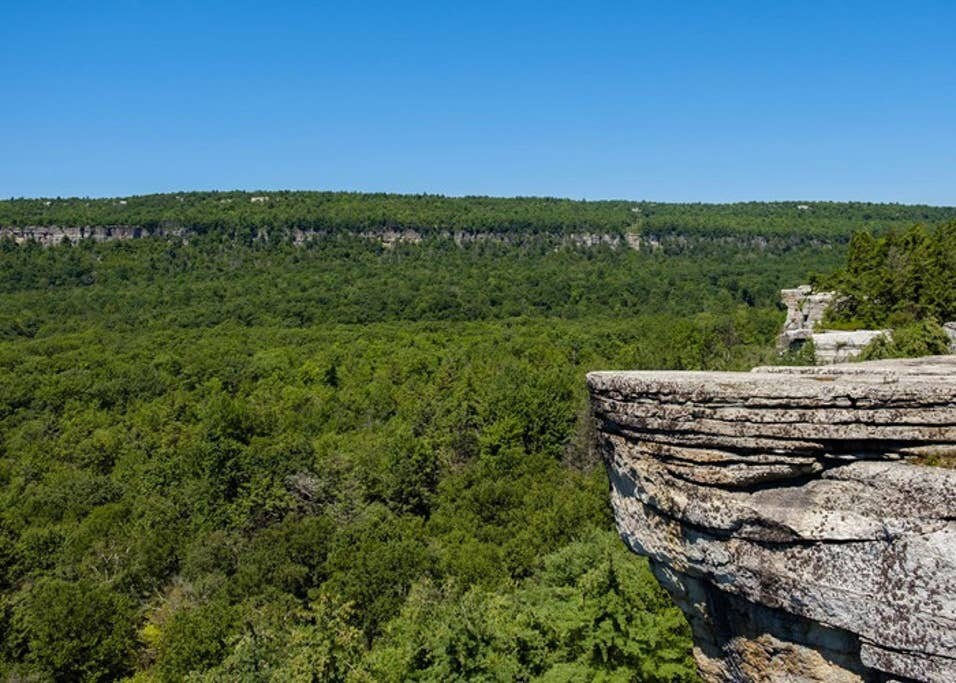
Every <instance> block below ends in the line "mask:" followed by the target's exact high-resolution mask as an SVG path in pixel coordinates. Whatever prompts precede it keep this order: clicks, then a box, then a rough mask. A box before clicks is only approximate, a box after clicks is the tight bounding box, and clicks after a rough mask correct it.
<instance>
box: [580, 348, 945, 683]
mask: <svg viewBox="0 0 956 683" xmlns="http://www.w3.org/2000/svg"><path fill="white" fill-rule="evenodd" d="M588 386H589V389H590V392H591V403H592V408H593V413H594V416H595V419H596V422H597V427H598V437H597V439H598V447H599V449H600V451H601V453H602V455H603V457H604V460H605V463H606V465H607V468H608V472H609V474H610V480H611V500H612V504H613V508H614V514H615V518H616V521H617V525H618V528H619V530H620V533H621V535H622V537H623V539H624V540H625V541H626V542H627V544H628V545H629V546H630V547H631V548H632V549H633V550H634V551H635V552H637V553H640V554H642V555H646V556H648V557H649V558H650V562H651V566H652V568H653V570H654V572H655V574H656V575H657V577H658V578H659V580H660V581H661V583H662V584H663V585H664V586H665V588H667V589H668V591H669V592H670V593H671V595H672V596H673V598H674V600H675V601H676V602H677V604H678V605H680V607H681V608H682V609H683V611H684V613H685V614H686V615H687V618H688V620H689V622H690V624H691V627H692V629H693V634H694V644H695V647H694V655H695V658H696V660H697V663H698V667H699V669H700V672H701V675H702V677H703V678H704V679H705V680H707V681H859V680H867V681H890V680H919V681H939V682H940V683H942V682H944V681H945V682H950V681H956V470H950V469H943V468H938V467H926V466H922V465H919V464H915V463H914V461H915V460H917V459H926V458H933V457H943V458H944V459H945V458H946V457H951V454H952V453H953V452H956V356H941V357H934V358H923V359H917V360H900V361H875V362H870V363H854V364H846V365H831V366H825V367H811V368H780V367H773V368H757V369H755V370H754V371H753V372H750V373H720V372H596V373H591V374H590V375H588Z"/></svg>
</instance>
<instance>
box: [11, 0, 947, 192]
mask: <svg viewBox="0 0 956 683" xmlns="http://www.w3.org/2000/svg"><path fill="white" fill-rule="evenodd" d="M954 26H956V2H954V1H953V0H946V1H942V2H936V1H931V0H927V1H921V0H912V1H911V2H902V1H900V0H897V1H895V2H883V1H882V0H872V1H869V2H840V1H839V0H829V1H826V2H824V1H823V0H820V1H818V2H811V1H809V0H804V1H802V2H788V1H786V0H781V1H770V0H763V1H761V2H735V1H733V0H724V1H715V0H711V1H701V2H639V1H632V2H611V1H606V2H605V1H601V0H593V1H591V2H586V1H585V0H580V1H579V2H575V3H566V2H559V1H554V2H520V1H517V0H516V1H514V2H495V1H487V2H486V1H480V2H478V1H476V2H448V1H446V2H416V1H408V2H396V1H393V2H349V1H347V0H339V2H334V3H331V2H329V3H327V2H321V1H319V2H282V1H281V0H273V1H272V2H246V1H244V0H234V1H231V2H188V3H187V2H178V1H171V2H144V1H134V0H125V1H116V2H108V1H103V2H99V1H96V0H89V1H88V2H74V1H70V0H62V1H61V2H45V1H43V0H37V1H35V2H22V1H21V0H17V1H14V0H0V197H12V196H51V197H53V196H120V195H129V194H143V193H150V192H174V191H185V190H209V189H221V190H226V189H248V190H255V189H265V190H268V189H323V190H361V191H387V192H409V193H420V192H421V193H437V194H446V195H465V194H480V195H499V196H514V195H548V196H562V197H571V198H575V199H579V198H586V199H604V198H621V199H633V200H642V199H643V200H652V201H704V202H719V201H743V200H785V199H807V200H865V201H880V202H906V203H929V204H942V205H956V47H954V44H953V34H952V31H953V27H954Z"/></svg>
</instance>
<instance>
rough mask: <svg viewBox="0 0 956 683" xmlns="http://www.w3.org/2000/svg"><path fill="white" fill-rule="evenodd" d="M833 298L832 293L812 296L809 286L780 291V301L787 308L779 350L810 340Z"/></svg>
mask: <svg viewBox="0 0 956 683" xmlns="http://www.w3.org/2000/svg"><path fill="white" fill-rule="evenodd" d="M833 297H834V293H833V292H817V293H816V294H814V293H813V289H812V288H811V287H810V286H809V285H801V286H800V287H797V288H796V289H782V290H780V300H781V301H782V302H783V305H784V306H786V307H787V319H786V320H785V321H784V323H783V332H781V334H780V339H779V346H780V348H781V350H785V349H788V348H790V347H791V346H792V345H793V344H794V342H800V341H806V340H807V339H809V338H810V336H811V335H812V334H813V330H814V328H815V327H816V326H817V324H818V323H820V322H821V321H822V320H823V314H824V313H826V310H827V307H828V306H829V305H830V304H831V303H833Z"/></svg>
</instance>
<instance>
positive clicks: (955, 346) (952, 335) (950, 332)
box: [943, 322, 956, 353]
mask: <svg viewBox="0 0 956 683" xmlns="http://www.w3.org/2000/svg"><path fill="white" fill-rule="evenodd" d="M943 332H945V333H946V336H947V337H949V352H950V353H956V322H950V323H943Z"/></svg>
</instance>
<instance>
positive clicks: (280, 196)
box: [0, 191, 956, 240]
mask: <svg viewBox="0 0 956 683" xmlns="http://www.w3.org/2000/svg"><path fill="white" fill-rule="evenodd" d="M954 217H956V207H933V206H919V205H913V206H909V205H903V204H873V203H865V202H806V203H804V202H741V203H735V204H679V203H672V204H668V203H660V202H632V201H622V200H614V201H574V200H570V199H556V198H549V197H515V198H499V197H444V196H440V195H397V194H363V193H355V192H305V191H298V192H289V191H280V192H274V191H262V192H187V193H182V194H154V195H142V196H134V197H126V198H105V199H90V198H76V197H74V198H59V197H58V198H50V199H9V200H6V201H0V227H3V226H7V227H10V226H14V227H17V226H46V225H59V226H108V225H132V226H139V227H142V228H145V229H147V230H155V229H158V228H164V229H178V228H185V229H188V230H191V231H195V232H198V233H207V232H217V233H221V234H224V235H228V236H236V237H243V236H254V235H255V234H256V233H257V232H258V231H260V230H265V231H268V232H271V233H282V232H289V231H291V230H295V229H301V230H319V231H330V232H362V231H370V230H371V231H374V230H388V229H393V230H412V231H415V232H418V233H420V234H423V235H433V234H435V233H440V232H445V231H463V232H472V233H475V232H491V233H518V234H533V233H604V234H618V235H620V234H623V233H625V232H634V231H641V232H646V233H650V234H666V233H691V234H701V235H712V236H719V235H739V234H752V235H757V236H764V237H768V236H773V235H788V236H791V237H794V238H803V239H820V238H831V239H839V240H845V239H847V238H849V236H850V234H851V233H852V232H853V231H854V230H859V229H864V228H871V229H878V230H883V229H887V228H892V227H899V228H904V227H908V226H909V225H912V224H913V223H938V222H941V221H944V220H947V219H952V218H954Z"/></svg>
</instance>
